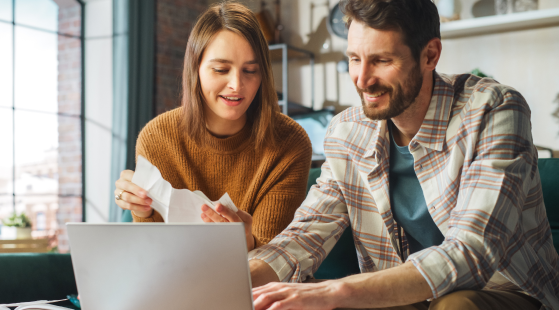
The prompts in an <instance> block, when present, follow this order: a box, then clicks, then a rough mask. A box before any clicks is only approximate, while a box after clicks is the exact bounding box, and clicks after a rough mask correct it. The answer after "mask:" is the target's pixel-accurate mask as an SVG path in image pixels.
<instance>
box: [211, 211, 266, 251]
mask: <svg viewBox="0 0 559 310" xmlns="http://www.w3.org/2000/svg"><path fill="white" fill-rule="evenodd" d="M216 211H217V212H216ZM201 218H202V220H203V221H204V222H206V223H227V222H239V223H244V224H245V236H246V239H247V250H248V251H251V250H253V249H254V247H255V245H256V242H255V239H254V236H253V235H252V216H251V215H250V214H248V213H246V212H245V211H243V210H239V211H237V213H235V212H233V211H231V210H229V208H226V207H225V206H223V205H222V204H220V203H218V204H217V205H216V207H215V211H214V210H212V208H210V207H208V206H207V205H203V206H202V215H201Z"/></svg>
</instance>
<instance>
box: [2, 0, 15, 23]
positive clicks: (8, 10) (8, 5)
mask: <svg viewBox="0 0 559 310" xmlns="http://www.w3.org/2000/svg"><path fill="white" fill-rule="evenodd" d="M12 13H13V10H12V0H0V19H1V20H5V21H8V22H11V21H12V20H13V19H12Z"/></svg>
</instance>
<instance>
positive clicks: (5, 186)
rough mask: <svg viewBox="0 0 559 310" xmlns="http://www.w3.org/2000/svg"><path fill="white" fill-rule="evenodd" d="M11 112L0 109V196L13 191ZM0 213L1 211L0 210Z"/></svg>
mask: <svg viewBox="0 0 559 310" xmlns="http://www.w3.org/2000/svg"><path fill="white" fill-rule="evenodd" d="M12 124H13V110H12V109H11V108H0V133H2V134H0V146H1V147H0V195H2V194H9V195H10V196H11V195H12V193H13V192H14V189H13V180H12V179H13V170H12V167H13V162H14V161H13V158H14V157H13V127H12ZM0 212H1V210H0Z"/></svg>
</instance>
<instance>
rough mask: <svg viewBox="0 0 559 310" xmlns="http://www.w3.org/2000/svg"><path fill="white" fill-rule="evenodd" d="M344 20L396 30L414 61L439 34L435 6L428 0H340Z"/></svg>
mask: <svg viewBox="0 0 559 310" xmlns="http://www.w3.org/2000/svg"><path fill="white" fill-rule="evenodd" d="M340 7H341V9H342V12H343V13H344V14H345V16H346V24H347V26H348V27H349V25H351V22H352V21H354V20H357V21H359V22H362V23H364V24H366V25H367V26H369V27H371V28H374V29H378V30H396V31H399V32H400V33H401V34H402V35H403V38H404V44H406V45H407V46H408V47H409V48H410V50H411V53H412V56H413V57H414V59H415V60H416V61H419V57H420V55H421V51H422V50H423V48H424V47H425V46H426V45H427V43H428V42H429V41H430V40H431V39H433V38H439V39H440V38H441V30H440V28H441V25H440V20H439V12H438V10H437V7H436V6H435V4H434V3H433V2H432V1H431V0H342V1H341V5H340Z"/></svg>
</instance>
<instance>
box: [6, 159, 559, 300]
mask: <svg viewBox="0 0 559 310" xmlns="http://www.w3.org/2000/svg"><path fill="white" fill-rule="evenodd" d="M538 168H539V171H540V177H541V180H542V186H543V193H544V201H545V205H546V209H547V216H548V218H549V223H550V225H551V230H552V234H553V241H554V245H555V249H556V250H557V251H558V252H559V158H554V159H540V160H539V161H538ZM319 175H320V169H319V168H316V169H311V171H310V175H309V182H308V186H307V190H308V189H309V188H310V187H311V186H312V184H314V183H315V182H316V178H317V177H318V176H319ZM130 220H131V217H130V215H129V214H125V216H124V218H123V221H130ZM358 272H359V267H358V263H357V254H356V252H355V246H354V244H353V237H352V234H351V230H350V229H346V231H345V232H344V233H343V234H342V236H341V237H340V240H339V242H338V243H337V244H336V246H335V247H334V249H332V251H331V252H330V254H329V255H328V257H326V259H325V260H324V262H323V263H322V265H321V266H320V268H319V269H318V271H317V272H316V273H315V275H314V276H315V277H316V278H317V279H336V278H341V277H345V276H347V275H350V274H355V273H358ZM76 293H77V288H76V283H75V280H74V271H73V269H72V261H71V259H70V255H69V254H0V304H2V303H11V302H22V301H31V300H40V299H62V298H66V295H68V294H76ZM60 305H63V304H60ZM70 305H71V304H70V303H66V304H65V305H64V306H68V307H71V306H70Z"/></svg>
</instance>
